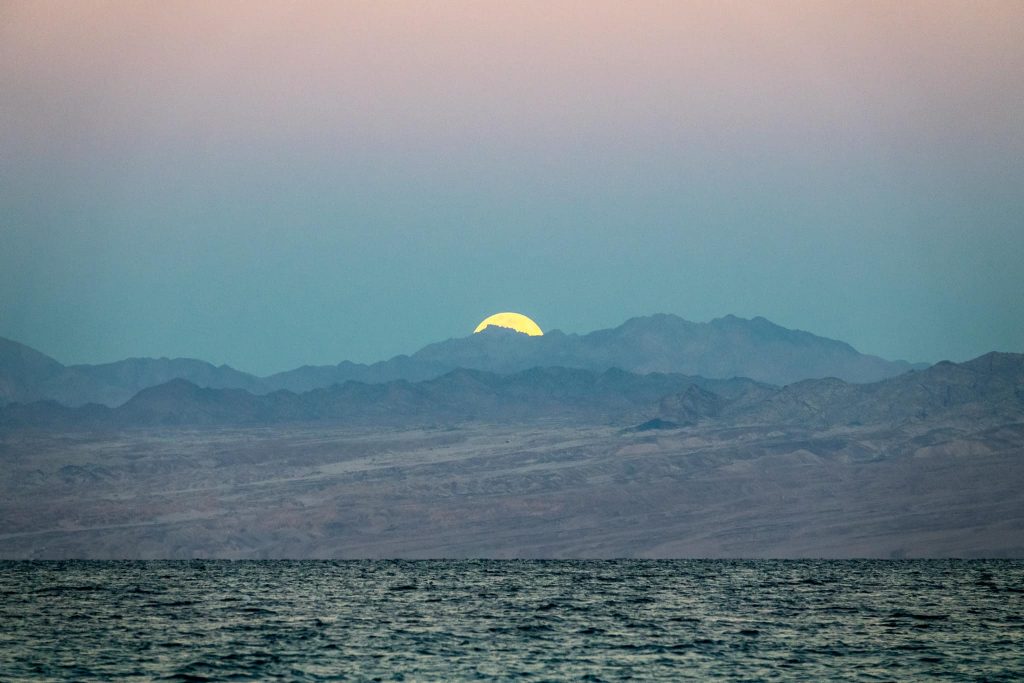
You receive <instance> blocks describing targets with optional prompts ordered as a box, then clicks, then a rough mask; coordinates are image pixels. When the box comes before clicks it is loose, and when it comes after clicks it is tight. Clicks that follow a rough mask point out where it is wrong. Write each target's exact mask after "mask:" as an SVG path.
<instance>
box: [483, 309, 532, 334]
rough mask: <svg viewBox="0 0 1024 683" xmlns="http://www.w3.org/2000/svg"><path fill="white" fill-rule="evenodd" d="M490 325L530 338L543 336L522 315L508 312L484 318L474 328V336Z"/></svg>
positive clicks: (530, 321)
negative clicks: (520, 333)
mask: <svg viewBox="0 0 1024 683" xmlns="http://www.w3.org/2000/svg"><path fill="white" fill-rule="evenodd" d="M491 325H493V326H495V327H506V328H508V329H510V330H515V331H516V332H522V333H523V334H528V335H530V336H531V337H541V336H543V335H544V332H543V331H542V330H541V329H540V326H539V325H538V324H537V323H535V322H533V321H532V320H530V319H529V318H528V317H526V316H525V315H523V314H522V313H512V312H510V311H506V312H505V313H495V314H494V315H492V316H489V317H487V318H484V319H483V321H482V322H481V323H480V324H479V325H477V326H476V329H475V330H473V334H476V333H477V332H480V331H481V330H484V329H486V328H488V327H490V326H491Z"/></svg>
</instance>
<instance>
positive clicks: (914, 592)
mask: <svg viewBox="0 0 1024 683" xmlns="http://www.w3.org/2000/svg"><path fill="white" fill-rule="evenodd" d="M481 679H482V680H508V681H512V680H515V681H557V680H577V681H618V680H629V679H632V680H643V681H659V680H660V681H678V680H745V681H763V680H806V681H837V680H865V681H867V680H871V681H908V680H956V681H961V680H978V681H1019V680H1024V562H1016V561H954V560H950V561H912V560H911V561H900V560H895V561H868V560H865V561H711V560H709V561H669V560H650V561H644V560H618V561H498V560H493V561H492V560H458V561H456V560H443V561H442V560H438V561H338V562H335V561H242V562H237V561H180V562H163V561H159V562H91V561H65V562H0V680H3V681H35V680H54V681H64V680H74V681H85V680H102V681H111V680H117V681H133V680H138V681H151V680H166V681H220V680H259V681H264V680H285V681H307V680H308V681H324V680H355V681H363V680H369V681H375V680H385V681H391V680H408V681H460V680H481Z"/></svg>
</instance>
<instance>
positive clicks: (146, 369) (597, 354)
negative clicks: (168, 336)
mask: <svg viewBox="0 0 1024 683" xmlns="http://www.w3.org/2000/svg"><path fill="white" fill-rule="evenodd" d="M531 367H574V368H580V369H585V370H592V371H596V372H601V371H604V370H607V369H609V368H620V369H623V370H627V371H629V372H633V373H639V374H644V373H650V372H662V373H675V374H685V375H694V376H701V377H707V378H711V379H728V378H730V377H749V378H751V379H753V380H755V381H758V382H763V383H769V384H779V385H784V384H790V383H792V382H795V381H800V380H803V379H811V378H820V377H825V376H837V377H840V378H841V379H844V380H845V381H850V382H871V381H876V380H879V379H884V378H886V377H891V376H895V375H898V374H901V373H903V372H906V371H907V370H910V369H912V368H915V367H922V366H921V365H912V364H910V363H908V362H906V361H888V360H885V359H882V358H878V357H876V356H871V355H867V354H861V353H859V352H858V351H857V350H856V349H854V348H853V347H852V346H850V345H849V344H847V343H846V342H842V341H838V340H833V339H828V338H825V337H819V336H817V335H814V334H812V333H810V332H805V331H802V330H792V329H789V328H785V327H782V326H780V325H776V324H775V323H773V322H771V321H769V320H767V319H766V318H763V317H760V316H758V317H755V318H752V319H749V320H748V319H745V318H739V317H737V316H734V315H727V316H723V317H721V318H715V319H713V320H711V321H709V322H706V323H695V322H691V321H688V320H685V319H683V318H681V317H679V316H676V315H673V314H668V313H658V314H654V315H649V316H637V317H633V318H630V319H628V320H626V321H625V322H624V323H623V324H621V325H619V326H618V327H614V328H607V329H601V330H595V331H593V332H589V333H586V334H566V333H563V332H561V331H559V330H552V331H550V332H549V333H548V334H545V335H543V336H538V337H530V336H527V335H523V334H519V333H516V332H514V331H511V330H505V329H501V328H494V327H491V328H488V329H486V330H484V331H482V332H481V333H479V334H472V335H468V336H465V337H455V338H451V339H447V340H444V341H439V342H434V343H431V344H427V345H426V346H424V347H423V348H421V349H419V350H418V351H416V352H414V353H412V354H410V355H405V354H402V355H398V356H394V357H392V358H390V359H387V360H383V361H380V362H377V363H372V364H360V363H353V362H350V361H342V362H340V363H338V364H336V365H326V366H314V365H306V366H302V367H300V368H296V369H294V370H289V371H286V372H280V373H275V374H272V375H268V376H266V377H258V376H256V375H252V374H250V373H246V372H243V371H240V370H237V369H235V368H232V367H231V366H228V365H219V366H215V365H213V364H211V363H208V362H206V361H202V360H198V359H189V358H174V359H170V358H127V359H124V360H121V361H116V362H114V363H104V364H99V365H86V364H77V365H68V366H65V365H62V364H60V363H59V362H58V361H56V360H54V359H53V358H50V357H49V356H46V355H45V354H42V353H40V352H38V351H35V350H34V349H31V348H30V347H27V346H25V345H23V344H20V343H18V342H15V341H11V340H6V339H3V338H0V405H2V404H3V403H9V402H30V401H34V400H41V399H51V400H56V401H58V402H60V403H63V404H65V405H69V406H80V405H85V404H88V403H100V404H103V405H108V406H116V405H121V404H123V403H124V402H126V401H127V400H129V399H130V398H131V397H132V396H134V395H135V394H136V393H138V392H139V391H141V390H142V389H145V388H147V387H150V386H156V385H159V384H162V383H165V382H167V381H170V380H172V379H176V378H181V379H187V380H189V381H191V382H193V383H195V384H197V385H198V386H204V387H211V388H241V389H246V390H247V391H250V392H252V393H256V394H265V393H270V392H273V391H276V390H280V389H285V390H288V391H293V392H297V393H302V392H305V391H309V390H311V389H316V388H320V387H326V386H331V385H333V384H338V383H343V382H346V381H350V380H353V381H361V382H366V383H382V382H391V381H395V380H399V379H404V380H407V381H412V382H417V381H424V380H429V379H434V378H437V377H440V376H442V375H444V374H445V373H447V372H450V371H452V370H454V369H457V368H469V369H478V370H484V371H487V372H494V373H498V374H512V373H516V372H521V371H523V370H526V369H529V368H531Z"/></svg>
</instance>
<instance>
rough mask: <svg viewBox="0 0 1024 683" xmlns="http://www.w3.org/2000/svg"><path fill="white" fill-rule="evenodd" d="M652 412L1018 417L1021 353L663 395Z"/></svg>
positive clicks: (896, 419)
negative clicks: (860, 380)
mask: <svg viewBox="0 0 1024 683" xmlns="http://www.w3.org/2000/svg"><path fill="white" fill-rule="evenodd" d="M658 417H659V418H660V419H662V420H665V421H670V422H675V423H679V424H689V423H694V422H698V421H701V420H705V421H719V422H723V423H729V424H762V425H799V426H801V427H808V428H827V427H831V426H859V425H865V424H898V423H905V422H914V421H918V422H919V421H929V420H947V421H952V422H957V423H967V422H981V421H997V422H998V421H1005V420H1008V421H1015V420H1021V419H1024V354H1016V353H995V352H993V353H987V354H985V355H984V356H980V357H978V358H975V359H974V360H970V361H967V362H966V363H959V364H957V363H950V362H948V361H945V362H942V363H937V364H936V365H933V366H932V367H930V368H927V369H925V370H922V371H919V372H908V373H906V374H903V375H900V376H898V377H893V378H889V379H886V380H882V381H880V382H874V383H871V384H850V383H847V382H843V381H842V380H839V379H835V378H825V379H818V380H806V381H803V382H798V383H795V384H791V385H789V386H786V387H783V388H782V389H778V390H774V391H768V392H765V391H764V390H763V389H762V388H761V387H752V388H751V390H750V391H748V392H745V393H743V394H740V395H735V396H733V397H732V398H729V399H726V398H723V397H717V396H716V397H706V396H699V397H696V398H695V397H694V395H693V391H692V390H688V392H686V393H683V394H678V395H674V396H669V397H666V398H665V399H663V400H662V401H661V404H660V412H659V414H658Z"/></svg>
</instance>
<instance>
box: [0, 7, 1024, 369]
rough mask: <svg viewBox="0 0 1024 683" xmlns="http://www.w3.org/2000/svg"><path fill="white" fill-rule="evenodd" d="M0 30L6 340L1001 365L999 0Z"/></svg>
mask: <svg viewBox="0 0 1024 683" xmlns="http://www.w3.org/2000/svg"><path fill="white" fill-rule="evenodd" d="M509 5H510V6H509V7H505V8H501V9H499V8H497V7H495V6H494V3H468V2H467V3H461V2H439V3H431V4H424V3H411V2H409V3H385V2H368V3H358V2H351V3H333V2H332V3H328V2H323V3H320V2H308V3H303V2H298V3H285V2H278V3H271V2H265V3H251V2H222V3H217V4H215V5H214V7H212V8H210V7H207V3H199V2H196V3H188V2H176V3H157V2H152V3H145V2H143V3H118V2H80V3H53V4H51V3H48V2H24V3H22V2H17V1H14V2H12V1H10V0H8V1H7V2H0V236H2V240H0V242H2V244H0V246H2V249H0V335H2V336H6V337H10V338H13V339H16V340H18V341H22V342H24V343H27V344H29V345H31V346H33V347H36V348H38V349H40V350H41V351H44V352H46V353H49V354H50V355H53V356H54V357H56V358H57V359H58V360H61V361H62V362H66V363H71V362H93V363H95V362H105V361H112V360H117V359H120V358H123V357H127V356H191V357H199V358H203V359H206V360H210V361H212V362H215V363H228V364H230V365H233V366H235V367H238V368H240V369H243V370H248V371H252V372H257V373H261V374H262V373H268V372H273V371H278V370H284V369H288V368H292V367H295V366H298V365H302V364H306V363H311V364H321V363H336V362H338V361H340V360H343V359H351V360H357V361H374V360H379V359H383V358H386V357H390V356H392V355H395V354H398V353H408V352H412V351H414V350H416V349H417V348H419V347H420V346H422V345H424V344H426V343H429V342H432V341H437V340H441V339H445V338H448V337H452V336H461V335H464V334H468V333H470V332H471V331H472V330H473V328H474V326H475V325H476V324H477V323H478V322H479V321H480V320H481V319H482V318H484V317H485V316H487V315H489V314H491V313H494V312H497V311H501V310H517V311H520V312H523V313H526V314H528V315H530V316H531V317H533V318H534V319H535V320H536V321H537V322H538V323H539V324H540V325H541V327H543V328H544V329H551V328H559V329H562V330H564V331H567V332H586V331H590V330H593V329H596V328H601V327H608V326H614V325H618V324H619V323H621V322H623V321H624V320H625V319H627V318H629V317H632V316H636V315H645V314H650V313H655V312H668V313H675V314H678V315H681V316H683V317H685V318H688V319H691V320H696V321H703V320H708V319H711V318H714V317H719V316H722V315H725V314H727V313H734V314H737V315H741V316H744V317H753V316H756V315H762V316H765V317H767V318H769V319H771V320H773V321H775V322H777V323H779V324H782V325H785V326H787V327H794V328H799V329H806V330H809V331H812V332H815V333H817V334H821V335H825V336H829V337H834V338H839V339H842V340H844V341H848V342H850V343H851V344H853V345H854V346H855V347H857V348H858V349H859V350H861V351H864V352H867V353H874V354H878V355H881V356H885V357H888V358H905V359H908V360H912V361H936V360H940V359H944V358H948V359H951V360H966V359H968V358H971V357H974V356H977V355H979V354H982V353H984V352H986V351H990V350H1002V351H1018V352H1021V351H1024V303H1022V301H1024V284H1022V282H1024V278H1022V275H1024V268H1022V267H1021V265H1020V264H1021V260H1022V256H1024V4H1022V3H1020V2H963V3H950V2H938V1H936V2H931V1H929V2H911V1H908V2H899V3H894V2H884V3H871V2H859V1H858V2H834V3H833V2H830V3H817V2H807V3H804V2H779V3H753V2H749V3H748V2H736V3H731V2H714V3H681V2H665V3H659V2H647V3H643V2H641V3H603V2H579V3H574V2H565V3H558V2H555V3H550V2H536V3H533V2H522V3H509Z"/></svg>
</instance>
